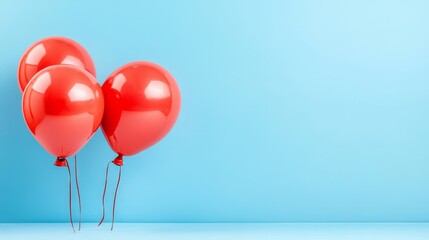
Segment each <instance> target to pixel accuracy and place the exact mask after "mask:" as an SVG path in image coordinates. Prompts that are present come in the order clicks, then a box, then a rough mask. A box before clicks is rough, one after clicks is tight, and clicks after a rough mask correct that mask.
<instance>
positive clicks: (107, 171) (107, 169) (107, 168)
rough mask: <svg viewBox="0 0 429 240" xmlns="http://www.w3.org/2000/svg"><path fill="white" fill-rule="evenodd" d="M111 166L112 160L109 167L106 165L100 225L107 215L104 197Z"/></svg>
mask: <svg viewBox="0 0 429 240" xmlns="http://www.w3.org/2000/svg"><path fill="white" fill-rule="evenodd" d="M109 166H110V162H109V163H108V164H107V167H106V180H105V181H104V190H103V197H102V199H101V204H102V206H103V216H102V217H101V220H100V222H99V223H98V226H100V225H101V224H102V223H103V221H104V216H105V212H106V211H105V206H104V197H105V196H106V188H107V179H108V176H109Z"/></svg>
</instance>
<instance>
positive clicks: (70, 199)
mask: <svg viewBox="0 0 429 240" xmlns="http://www.w3.org/2000/svg"><path fill="white" fill-rule="evenodd" d="M64 161H65V162H66V166H67V170H68V172H69V211H70V224H71V226H72V228H73V232H76V231H75V230H74V224H73V214H72V181H71V173H70V166H69V162H68V161H67V159H65V158H64Z"/></svg>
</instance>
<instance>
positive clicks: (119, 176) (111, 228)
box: [110, 166, 122, 231]
mask: <svg viewBox="0 0 429 240" xmlns="http://www.w3.org/2000/svg"><path fill="white" fill-rule="evenodd" d="M121 173H122V166H119V175H118V182H117V183H116V190H115V197H114V198H113V210H112V227H110V231H112V230H113V225H114V224H115V206H116V195H117V194H118V188H119V183H120V182H121Z"/></svg>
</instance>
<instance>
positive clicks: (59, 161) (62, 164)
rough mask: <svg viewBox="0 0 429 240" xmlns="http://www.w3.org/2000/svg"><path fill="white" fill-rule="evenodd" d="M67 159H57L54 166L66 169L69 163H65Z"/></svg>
mask: <svg viewBox="0 0 429 240" xmlns="http://www.w3.org/2000/svg"><path fill="white" fill-rule="evenodd" d="M65 160H66V159H65V158H63V157H57V159H56V160H55V162H54V165H55V166H57V167H66V166H67V162H66V161H65Z"/></svg>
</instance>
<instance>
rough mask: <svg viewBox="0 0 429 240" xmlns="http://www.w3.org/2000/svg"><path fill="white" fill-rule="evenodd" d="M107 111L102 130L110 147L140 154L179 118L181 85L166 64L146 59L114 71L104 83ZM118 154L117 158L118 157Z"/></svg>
mask: <svg viewBox="0 0 429 240" xmlns="http://www.w3.org/2000/svg"><path fill="white" fill-rule="evenodd" d="M102 90H103V95H104V99H105V112H104V116H103V121H102V125H101V126H102V130H103V133H104V136H105V138H106V139H107V141H108V143H109V145H110V147H111V148H112V149H113V150H114V151H115V152H116V153H118V155H119V156H118V158H120V160H121V161H118V160H116V162H114V163H115V164H117V165H119V164H120V165H122V156H131V155H134V154H137V153H139V152H141V151H143V150H145V149H147V148H149V147H150V146H152V145H154V144H155V143H157V142H158V141H160V140H161V139H162V138H163V137H164V136H165V135H166V134H167V133H168V132H169V131H170V130H171V128H172V127H173V125H174V123H175V122H176V120H177V118H178V115H179V111H180V105H181V96H180V91H179V87H178V85H177V83H176V81H175V79H174V78H173V76H172V75H171V74H170V73H169V72H168V71H167V70H165V69H164V68H163V67H161V66H159V65H157V64H154V63H150V62H144V61H137V62H132V63H129V64H126V65H124V66H122V67H120V68H119V69H117V70H116V71H114V72H113V73H112V74H111V75H110V76H109V77H108V78H107V80H106V81H105V83H104V84H103V86H102ZM118 158H117V159H118Z"/></svg>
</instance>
